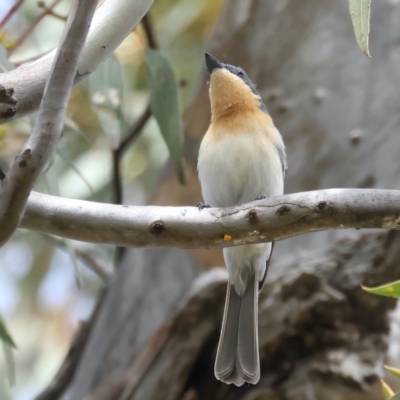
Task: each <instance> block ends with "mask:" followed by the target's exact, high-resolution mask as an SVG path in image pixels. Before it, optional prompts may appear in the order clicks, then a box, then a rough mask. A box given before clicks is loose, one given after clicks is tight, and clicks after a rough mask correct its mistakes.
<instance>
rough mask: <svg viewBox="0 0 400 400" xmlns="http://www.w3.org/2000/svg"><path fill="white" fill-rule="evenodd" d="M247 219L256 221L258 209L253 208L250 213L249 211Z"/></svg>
mask: <svg viewBox="0 0 400 400" xmlns="http://www.w3.org/2000/svg"><path fill="white" fill-rule="evenodd" d="M247 219H248V220H249V221H250V222H252V223H255V222H257V221H258V215H257V211H256V210H254V209H251V210H250V211H249V212H248V213H247Z"/></svg>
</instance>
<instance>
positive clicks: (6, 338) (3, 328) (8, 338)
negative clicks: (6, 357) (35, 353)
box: [0, 319, 17, 349]
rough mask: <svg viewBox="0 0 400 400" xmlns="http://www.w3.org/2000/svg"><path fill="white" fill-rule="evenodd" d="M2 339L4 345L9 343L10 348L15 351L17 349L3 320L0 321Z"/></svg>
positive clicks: (0, 337) (0, 336)
mask: <svg viewBox="0 0 400 400" xmlns="http://www.w3.org/2000/svg"><path fill="white" fill-rule="evenodd" d="M0 339H1V340H2V341H3V342H4V343H7V344H8V345H9V346H11V347H14V348H15V349H16V348H17V346H16V345H15V343H14V341H13V340H12V338H11V336H10V334H9V333H8V332H7V329H6V326H5V324H4V322H3V321H2V320H1V319H0Z"/></svg>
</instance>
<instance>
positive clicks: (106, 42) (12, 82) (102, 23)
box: [0, 0, 153, 124]
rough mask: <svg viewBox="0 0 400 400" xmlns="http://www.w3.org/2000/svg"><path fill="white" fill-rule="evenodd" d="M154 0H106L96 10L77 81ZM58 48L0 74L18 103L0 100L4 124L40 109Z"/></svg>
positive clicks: (127, 32)
mask: <svg viewBox="0 0 400 400" xmlns="http://www.w3.org/2000/svg"><path fill="white" fill-rule="evenodd" d="M152 3H153V0H136V1H132V0H119V1H115V0H103V1H102V2H101V3H100V5H99V7H98V8H97V10H96V13H95V16H94V18H93V23H92V25H91V28H90V32H89V34H88V38H87V40H86V43H85V47H84V50H83V52H82V57H81V58H80V60H79V65H78V72H77V74H76V76H75V81H74V85H77V84H78V83H79V82H81V81H82V80H83V79H85V78H86V77H87V76H88V75H89V74H90V73H92V72H93V71H94V70H95V69H96V68H97V67H98V65H100V64H101V63H102V62H103V61H104V60H105V59H106V58H107V57H108V56H109V55H110V54H111V53H112V52H113V51H114V50H115V49H116V48H117V47H118V46H119V44H120V43H121V42H122V41H123V40H124V39H125V37H126V36H127V35H128V34H129V33H130V32H131V30H132V29H133V28H134V27H135V26H136V25H137V24H138V23H139V21H140V20H141V19H142V17H143V15H144V14H145V13H146V12H147V11H148V9H149V8H150V6H151V5H152ZM55 53H56V50H53V51H52V52H50V53H49V54H46V55H45V56H43V57H42V58H40V59H39V60H36V61H35V62H32V63H29V64H26V65H22V66H21V67H19V68H17V69H15V70H13V71H9V72H7V73H3V74H0V87H1V86H4V88H5V90H7V91H12V93H14V94H15V97H16V105H15V106H10V105H8V104H5V105H3V104H2V102H1V101H0V124H2V123H5V122H8V121H11V120H13V119H17V118H21V117H22V116H24V115H27V114H29V113H32V112H34V111H36V110H37V109H38V107H39V105H40V101H41V99H42V96H43V91H44V87H45V84H46V81H47V78H48V76H49V74H50V69H51V65H52V63H53V59H54V57H55Z"/></svg>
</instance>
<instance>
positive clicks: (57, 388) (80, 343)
mask: <svg viewBox="0 0 400 400" xmlns="http://www.w3.org/2000/svg"><path fill="white" fill-rule="evenodd" d="M106 293H107V286H105V287H103V288H102V290H101V292H100V293H99V296H98V299H97V303H96V307H95V309H94V311H93V313H92V315H91V317H90V319H89V320H88V321H85V322H83V323H82V325H81V327H80V329H79V331H78V332H77V333H76V335H75V337H74V339H73V341H72V344H71V347H70V349H69V351H68V354H67V356H66V358H65V360H64V361H63V363H62V364H61V366H60V369H59V370H58V372H57V374H56V376H55V377H54V378H53V380H52V382H51V383H50V385H49V386H48V387H47V388H46V389H45V390H44V391H43V392H42V393H40V394H39V395H38V396H37V397H35V399H34V400H55V399H59V398H60V396H61V395H62V394H63V392H64V391H65V389H66V388H67V387H68V385H69V384H70V383H71V382H72V379H73V378H74V375H75V371H76V368H77V367H78V365H79V361H80V360H81V357H82V355H83V353H84V349H85V346H86V343H87V341H88V338H89V336H90V332H91V329H92V326H93V324H94V322H95V321H96V319H97V315H98V313H99V311H100V310H101V306H102V304H103V301H104V299H105V297H106Z"/></svg>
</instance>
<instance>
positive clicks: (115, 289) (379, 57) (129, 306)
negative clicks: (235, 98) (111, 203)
mask: <svg viewBox="0 0 400 400" xmlns="http://www.w3.org/2000/svg"><path fill="white" fill-rule="evenodd" d="M399 25H400V11H399V8H398V5H397V3H396V2H394V1H391V0H376V1H375V2H374V4H373V10H372V20H371V27H372V29H371V46H370V49H371V55H372V57H373V59H372V60H369V59H367V58H366V57H365V56H364V55H363V54H362V53H361V52H360V50H359V49H358V47H357V44H356V41H355V38H354V35H353V29H352V25H351V21H350V17H349V11H348V4H347V2H346V1H330V2H321V1H318V0H303V1H301V2H300V1H295V0H280V1H275V2H272V1H265V0H229V1H227V3H226V6H225V9H224V11H223V14H222V15H221V18H220V21H219V24H218V26H217V27H216V30H215V32H214V35H213V39H212V44H211V49H210V52H211V53H212V54H213V55H215V56H217V57H219V58H221V59H226V60H227V61H229V62H230V63H232V64H237V65H240V66H242V67H243V68H245V69H246V70H247V72H248V75H249V76H250V78H251V79H252V80H253V81H254V82H255V83H257V86H258V89H259V90H260V92H261V94H262V96H263V98H264V100H265V102H266V104H267V107H268V108H269V111H270V113H271V115H272V117H273V119H274V121H275V124H276V125H277V127H278V129H279V130H280V131H281V133H282V134H283V138H284V140H285V143H286V146H287V150H288V160H289V170H288V173H287V177H286V193H290V192H298V191H304V190H316V189H325V188H332V187H359V188H386V189H389V188H390V189H398V188H399V183H400V182H399V181H400V174H399V169H400V164H399V162H398V153H399V149H400V135H399V134H398V126H399V123H400V113H399V110H398V107H399V106H398V105H399V104H400V92H399V91H398V84H397V83H398V82H400V69H399V68H398V66H399V64H400V52H399V51H398V43H399V39H400V37H399V33H398V29H397V28H398V26H399ZM199 62H200V60H199ZM209 121H210V114H209V103H208V99H207V92H206V89H205V88H202V89H200V91H199V93H198V95H197V96H196V98H195V100H194V102H193V105H192V107H191V108H190V109H189V110H188V112H187V114H186V118H185V133H186V147H185V156H186V159H187V164H188V167H187V168H188V171H187V172H188V174H187V176H188V179H189V184H188V185H187V186H186V187H183V188H180V187H179V186H178V184H177V183H176V178H174V177H173V176H172V174H171V175H169V176H166V177H165V178H164V181H163V182H162V184H161V185H160V190H159V192H158V193H157V196H156V198H155V200H154V202H155V203H156V204H163V205H166V204H171V205H178V204H179V205H193V204H196V203H197V202H198V201H199V200H200V199H201V197H200V190H199V186H198V183H197V181H196V174H195V172H194V171H195V164H196V158H197V151H198V146H199V143H200V140H201V137H202V135H203V134H204V132H205V131H206V128H207V126H208V124H209ZM399 249H400V235H399V234H398V233H395V232H392V233H365V232H362V231H355V232H344V231H330V232H326V233H316V234H310V235H303V236H300V237H297V238H294V239H288V240H285V241H282V242H279V243H277V245H276V246H275V254H274V256H273V260H272V265H271V269H270V275H269V277H268V278H267V284H266V288H265V289H264V291H263V292H262V299H261V303H260V304H261V306H260V347H261V357H262V361H261V365H262V368H261V369H262V377H261V381H260V384H259V385H257V386H256V387H248V386H244V387H241V388H232V387H230V386H226V385H223V384H220V383H219V382H218V381H216V380H215V379H214V377H213V373H212V371H213V363H214V359H215V351H216V344H217V339H218V330H219V329H220V323H221V322H220V318H221V313H222V304H223V298H224V291H225V283H224V282H223V279H222V276H221V277H220V278H219V279H215V281H213V282H210V283H209V284H208V285H207V284H203V285H202V286H201V288H200V289H199V290H200V291H199V292H192V294H190V293H189V294H188V290H189V288H190V287H192V286H191V285H192V280H193V279H194V278H195V277H196V276H197V274H198V267H197V265H198V262H199V260H200V261H201V263H202V264H203V265H204V266H206V267H211V266H215V265H221V263H222V259H221V253H220V250H212V251H199V250H196V251H192V252H191V255H190V256H189V255H188V253H187V252H185V251H182V250H177V249H155V250H141V249H138V250H137V249H135V250H129V251H128V252H127V253H126V257H125V259H124V261H123V263H122V265H121V267H120V268H119V270H118V272H117V274H116V276H115V277H114V279H113V280H112V281H111V282H110V284H109V286H108V293H107V296H106V298H105V300H104V304H103V306H102V309H101V311H100V312H99V315H98V318H97V321H96V323H95V325H94V329H93V331H92V334H91V336H90V338H89V341H88V345H87V347H86V349H85V351H84V353H83V357H82V360H81V362H80V365H79V368H78V370H77V372H76V374H75V379H74V381H73V383H72V385H71V386H70V388H69V391H68V393H69V394H70V395H71V397H70V398H72V399H81V398H82V397H83V396H85V395H87V396H89V395H90V396H91V398H92V399H95V400H98V399H117V398H119V399H121V398H122V397H121V396H125V399H127V398H128V399H139V398H140V399H141V400H147V399H151V400H154V399H168V400H172V399H183V400H195V399H196V400H199V399H210V398H212V399H224V400H227V399H229V400H235V399H245V400H261V399H263V400H268V399H271V400H272V399H274V400H275V399H292V400H303V399H304V400H313V399H335V400H352V399H358V398H360V397H362V398H365V399H370V400H373V399H381V398H382V397H381V393H380V392H379V393H378V394H374V393H373V392H370V393H360V390H364V389H366V388H368V385H369V384H370V383H372V382H373V381H375V380H376V379H377V376H378V375H379V374H380V367H381V364H382V358H383V356H384V354H385V350H386V334H387V331H388V325H387V321H386V312H387V311H388V310H390V309H391V308H392V307H393V306H394V302H393V301H392V300H388V299H385V298H381V297H376V296H371V295H368V294H366V293H363V292H362V291H361V290H360V289H359V284H360V283H361V282H363V283H364V284H368V285H375V284H379V283H382V282H385V281H388V280H390V279H396V278H398V276H399V267H398V262H397V260H398V259H399V255H400V254H399ZM203 278H204V277H203ZM203 278H202V277H201V278H199V279H203ZM185 293H186V297H185V295H184V294H185ZM196 293H197V294H196ZM179 298H181V302H180V303H179V302H178V299H179ZM178 304H180V305H179V307H178V306H177V305H178ZM144 305H146V307H145V306H144ZM162 327H168V329H165V330H164V329H163V328H162ZM160 337H161V339H162V340H161V339H160V341H158V339H159V338H160ZM149 338H151V339H150V341H148V339H149ZM145 343H148V344H147V347H146V346H145Z"/></svg>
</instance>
